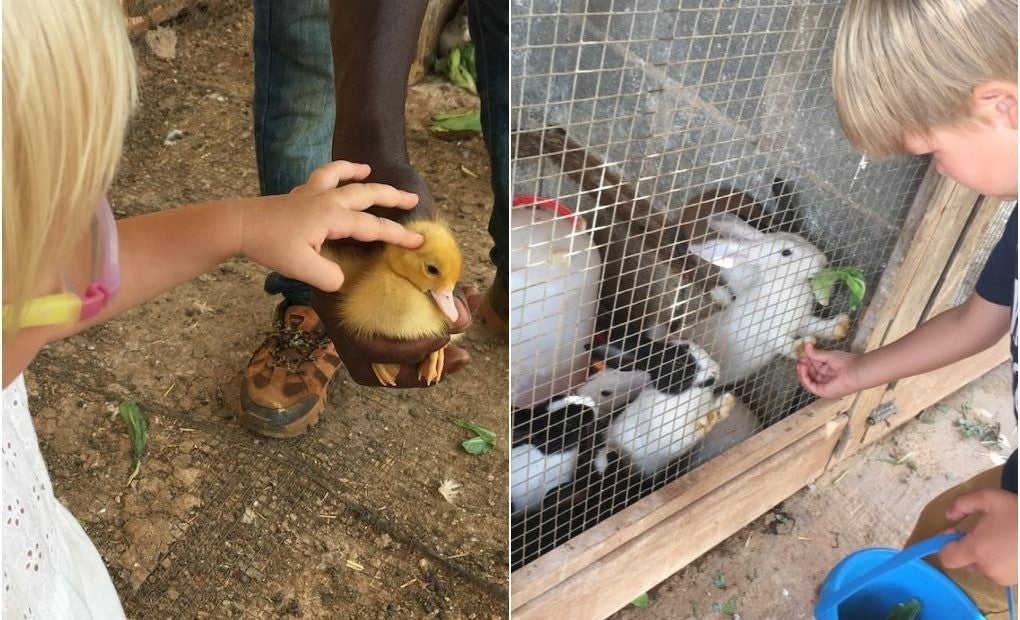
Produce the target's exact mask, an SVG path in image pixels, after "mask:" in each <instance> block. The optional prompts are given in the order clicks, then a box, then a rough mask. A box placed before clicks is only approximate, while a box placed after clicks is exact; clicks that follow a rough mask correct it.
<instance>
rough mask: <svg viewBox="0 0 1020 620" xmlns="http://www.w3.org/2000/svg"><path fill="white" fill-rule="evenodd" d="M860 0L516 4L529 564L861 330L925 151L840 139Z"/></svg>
mask: <svg viewBox="0 0 1020 620" xmlns="http://www.w3.org/2000/svg"><path fill="white" fill-rule="evenodd" d="M841 6H842V3H841V2H837V1H833V0H819V1H813V0H811V1H797V2H793V1H779V2H762V1H758V0H735V1H726V2H724V1H716V2H711V1H707V0H705V1H701V2H679V3H677V2H666V1H659V0H615V1H613V0H588V1H584V0H574V1H570V0H566V1H563V2H542V1H539V0H530V1H527V0H518V1H515V2H514V3H513V8H512V14H513V25H512V29H513V30H512V31H513V44H512V55H513V56H512V58H513V59H512V63H513V66H514V67H515V71H514V75H513V77H512V83H511V91H512V97H513V108H512V110H513V111H512V124H513V129H512V144H513V145H514V150H515V152H514V160H513V179H514V191H515V192H516V194H517V196H516V198H515V201H514V207H515V208H514V209H513V211H512V214H511V238H512V240H513V243H512V250H511V265H512V269H511V270H512V274H513V276H512V280H511V307H512V318H511V325H512V333H511V342H512V352H511V376H512V395H511V396H512V400H513V407H514V411H513V426H514V428H513V439H514V446H513V449H512V452H511V484H512V503H513V505H512V523H511V526H512V532H511V556H512V557H511V562H512V567H513V568H514V569H517V568H519V567H521V566H522V565H524V564H527V563H528V562H531V561H532V560H534V559H535V558H537V557H539V556H541V555H542V554H544V553H546V552H548V551H549V550H550V549H553V548H555V547H556V546H558V545H560V544H562V543H563V542H564V541H566V540H568V539H570V538H571V537H573V536H575V535H577V534H578V533H580V532H583V531H585V530H587V529H588V528H591V527H592V526H593V525H595V524H596V523H598V522H599V521H601V520H603V519H605V518H606V517H608V516H609V515H612V514H614V513H615V512H617V511H619V510H621V509H623V508H624V507H626V506H628V505H631V504H632V503H634V502H635V501H637V500H638V499H640V498H641V497H643V496H645V495H647V494H648V493H650V492H652V491H654V490H655V489H657V488H659V487H661V486H662V485H664V484H667V483H668V482H670V481H672V480H675V479H676V478H678V477H679V476H682V475H684V474H685V473H687V472H690V471H691V470H692V469H694V468H696V467H698V466H699V465H700V464H702V463H705V462H706V461H708V460H710V459H712V458H714V457H716V456H718V455H720V454H722V453H723V452H725V451H727V450H728V449H729V448H731V447H733V446H735V445H737V444H739V443H740V442H742V441H744V440H745V439H747V438H749V437H751V436H753V435H755V434H756V433H758V432H760V431H761V430H762V429H764V428H766V427H768V426H769V425H771V424H774V423H775V422H777V421H778V420H781V419H783V418H785V417H786V416H788V415H790V414H791V413H793V412H796V411H798V410H801V409H802V408H803V407H804V406H805V405H807V404H808V403H809V402H810V401H811V400H812V397H811V396H810V394H808V393H807V392H806V391H804V390H803V388H801V387H800V384H799V382H798V380H797V377H796V372H795V360H796V358H797V357H798V355H800V354H801V353H802V351H803V348H804V347H805V346H806V345H807V344H808V343H811V344H817V345H818V346H825V347H842V348H847V347H849V346H850V344H849V343H850V342H851V339H852V338H853V336H854V332H855V329H856V328H857V326H858V324H859V317H862V316H864V315H865V313H866V312H867V310H868V307H869V303H870V302H871V300H872V296H873V293H872V292H873V291H874V290H875V288H876V286H877V285H878V284H879V282H880V280H881V278H882V276H883V273H884V272H885V270H886V266H887V264H888V261H889V260H890V257H891V255H892V254H893V251H894V249H895V248H896V246H897V242H898V241H899V240H900V238H901V228H902V227H903V225H904V220H905V218H906V217H907V215H908V212H909V211H910V208H911V206H912V204H913V202H914V199H915V195H916V194H917V192H918V188H919V186H920V185H921V183H922V180H923V179H924V178H925V173H926V170H927V164H928V162H927V159H926V158H898V159H893V160H887V161H882V162H869V161H868V160H867V159H865V158H862V157H861V155H860V154H859V153H857V152H856V151H855V150H854V149H853V148H852V147H851V146H850V145H849V144H848V143H847V142H846V141H845V139H844V138H843V137H842V133H841V131H840V128H839V125H838V122H837V119H836V115H835V109H834V106H833V102H832V98H831V92H830V79H831V74H830V65H831V54H832V47H833V42H834V39H835V35H836V30H837V25H838V20H839V15H840V11H841ZM1003 212H1004V213H1008V210H1005V209H1003ZM999 229H1000V230H1001V224H999ZM997 237H998V234H997V233H995V232H989V234H988V243H987V244H986V245H987V246H989V247H990V246H991V244H992V243H994V241H995V240H996V239H997Z"/></svg>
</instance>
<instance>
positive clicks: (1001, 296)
mask: <svg viewBox="0 0 1020 620" xmlns="http://www.w3.org/2000/svg"><path fill="white" fill-rule="evenodd" d="M1016 237H1017V219H1016V208H1014V209H1013V213H1012V214H1011V215H1010V216H1009V221H1007V222H1006V229H1005V230H1004V231H1002V237H1001V238H1000V239H999V242H998V243H997V244H996V245H995V247H994V248H993V249H992V253H991V254H989V255H988V262H986V263H985V267H984V269H982V270H981V276H980V277H979V278H978V281H977V286H976V287H975V290H976V292H977V294H978V295H980V296H981V297H982V299H984V300H985V301H990V302H991V303H993V304H998V305H1000V306H1012V308H1013V313H1012V314H1011V315H1010V325H1011V327H1010V338H1009V352H1010V356H1011V357H1012V359H1013V416H1014V417H1016V411H1017V399H1016V370H1017V361H1016V349H1017V346H1016V338H1017V320H1016V319H1017V315H1016V293H1017V273H1016V253H1017V245H1016ZM1016 483H1017V460H1016V450H1014V451H1013V454H1011V455H1010V457H1009V460H1008V461H1006V465H1005V466H1004V467H1003V469H1002V488H1003V489H1006V490H1008V491H1012V492H1013V493H1016V487H1017V484H1016Z"/></svg>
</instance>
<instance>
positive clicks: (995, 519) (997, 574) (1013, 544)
mask: <svg viewBox="0 0 1020 620" xmlns="http://www.w3.org/2000/svg"><path fill="white" fill-rule="evenodd" d="M970 515H977V520H976V522H975V523H974V524H973V526H972V527H970V529H969V531H968V533H967V535H966V536H964V537H963V538H961V539H960V540H957V541H954V542H951V543H949V544H948V545H946V546H945V547H943V548H942V551H940V552H939V556H938V557H939V562H941V563H942V566H944V567H945V568H949V569H952V568H973V569H974V570H976V571H978V572H980V573H981V574H983V575H984V576H985V577H988V578H989V579H991V580H992V581H994V582H995V583H997V584H999V585H1002V586H1011V585H1015V584H1016V582H1017V561H1016V557H1017V496H1016V495H1014V494H1013V493H1010V492H1009V491H1006V490H1003V489H981V490H979V491H974V492H972V493H967V494H964V495H961V496H960V497H958V498H956V501H954V502H953V504H952V506H950V507H949V510H947V511H946V518H947V519H949V520H951V521H960V520H961V519H964V518H966V517H968V516H970Z"/></svg>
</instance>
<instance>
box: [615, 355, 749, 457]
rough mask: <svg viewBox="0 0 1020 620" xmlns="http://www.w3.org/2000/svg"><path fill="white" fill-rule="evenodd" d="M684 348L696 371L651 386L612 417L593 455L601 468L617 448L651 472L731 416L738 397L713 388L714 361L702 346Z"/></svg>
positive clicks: (717, 371) (715, 368)
mask: <svg viewBox="0 0 1020 620" xmlns="http://www.w3.org/2000/svg"><path fill="white" fill-rule="evenodd" d="M686 350H687V351H688V353H689V355H691V356H692V357H693V358H694V360H695V361H694V366H695V370H694V372H693V374H692V375H691V376H690V378H689V380H687V381H685V382H684V384H683V386H674V389H673V390H672V391H660V390H659V389H657V388H656V387H654V386H653V385H649V386H647V387H645V388H644V389H642V390H641V392H640V394H638V396H637V398H635V399H634V400H632V401H631V402H630V403H629V404H628V405H627V407H626V408H625V409H624V410H623V411H621V412H619V413H618V414H616V415H615V416H614V417H613V421H612V422H610V424H609V427H608V428H607V429H606V437H605V447H604V448H603V449H602V450H600V451H599V453H598V455H597V456H596V459H595V467H596V469H597V470H598V471H599V472H600V473H605V471H606V469H607V468H608V466H609V461H608V452H609V451H610V450H616V451H618V452H620V453H622V454H623V455H626V456H627V457H629V460H630V462H631V464H632V465H633V466H634V467H636V468H637V469H638V470H639V471H640V472H641V473H642V474H643V475H645V476H651V475H653V474H654V473H655V472H656V471H658V470H660V469H662V468H663V467H665V466H666V465H668V464H669V463H670V461H672V460H674V459H676V458H677V457H679V456H681V455H682V454H684V453H685V452H687V451H688V450H690V449H691V448H692V447H693V446H694V445H695V444H696V443H697V442H698V440H700V439H701V438H702V437H704V436H705V434H706V433H708V432H709V431H710V430H712V427H713V426H715V424H716V423H717V422H719V421H720V420H722V419H724V418H726V416H728V415H729V412H730V410H731V409H732V408H733V405H734V404H735V402H736V399H735V398H734V397H733V395H732V394H729V393H724V394H720V395H718V396H715V395H713V393H712V385H713V384H714V383H715V380H716V376H717V375H718V374H719V366H718V364H716V363H715V362H714V361H713V360H712V359H711V358H710V357H709V356H708V354H707V353H706V352H705V350H704V349H702V348H701V347H698V346H696V345H693V344H689V343H688V345H687V348H686Z"/></svg>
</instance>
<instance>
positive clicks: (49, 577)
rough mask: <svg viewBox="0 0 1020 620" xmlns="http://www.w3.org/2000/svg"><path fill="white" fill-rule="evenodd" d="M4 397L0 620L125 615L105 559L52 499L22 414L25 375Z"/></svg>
mask: <svg viewBox="0 0 1020 620" xmlns="http://www.w3.org/2000/svg"><path fill="white" fill-rule="evenodd" d="M3 392H4V397H3V399H4V401H3V402H4V404H3V419H4V421H3V435H0V453H2V455H3V462H4V464H3V480H2V482H3V487H2V489H0V493H2V496H3V501H2V503H0V506H2V515H3V516H2V519H3V526H2V527H3V548H2V553H3V591H2V592H0V597H2V600H3V618H4V620H8V619H10V620H22V619H25V620H27V619H29V618H39V619H40V620H62V619H64V618H67V619H72V620H88V619H90V618H92V619H94V620H108V619H117V618H123V617H124V611H123V610H122V609H121V606H120V600H119V599H118V597H117V591H116V590H115V589H114V587H113V581H111V579H110V573H109V572H108V571H107V569H106V566H105V565H104V564H103V559H102V558H101V557H100V556H99V552H98V551H97V550H96V547H95V545H93V544H92V541H91V540H89V537H88V535H87V534H86V533H85V530H83V529H82V528H81V525H80V524H79V523H78V520H77V519H75V518H74V516H73V515H72V514H71V513H70V511H68V510H67V508H65V507H64V505H63V504H61V503H60V502H59V501H57V498H56V497H55V496H54V495H53V485H52V484H50V476H49V473H48V472H47V471H46V464H45V463H44V462H43V457H42V453H41V452H40V451H39V440H38V439H36V435H35V428H34V427H33V426H32V417H31V415H29V413H28V399H27V397H26V396H27V395H26V393H25V379H24V377H22V376H18V378H17V379H15V380H14V381H12V382H11V384H10V385H9V386H7V389H5V390H4V391H3Z"/></svg>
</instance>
